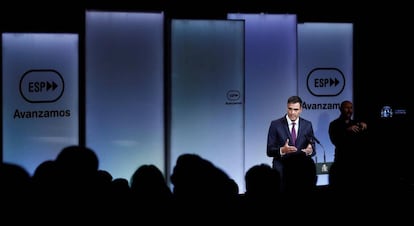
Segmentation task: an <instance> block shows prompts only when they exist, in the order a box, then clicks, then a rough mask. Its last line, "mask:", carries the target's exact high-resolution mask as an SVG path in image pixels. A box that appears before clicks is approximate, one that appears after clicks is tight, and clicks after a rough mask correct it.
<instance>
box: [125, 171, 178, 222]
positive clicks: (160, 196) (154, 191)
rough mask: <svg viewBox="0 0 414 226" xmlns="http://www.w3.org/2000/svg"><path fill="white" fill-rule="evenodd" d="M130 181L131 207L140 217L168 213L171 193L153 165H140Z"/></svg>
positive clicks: (161, 175) (160, 173)
mask: <svg viewBox="0 0 414 226" xmlns="http://www.w3.org/2000/svg"><path fill="white" fill-rule="evenodd" d="M130 181H131V182H130V187H131V194H132V200H133V203H132V206H133V207H134V208H135V210H137V211H139V212H141V213H142V217H145V216H147V214H150V213H152V212H158V213H160V212H164V213H166V212H167V211H169V209H170V208H171V203H172V192H171V190H170V188H169V187H168V185H167V183H166V180H165V177H164V175H163V174H162V172H161V170H160V169H159V168H157V167H156V166H155V165H153V164H148V165H141V166H140V167H138V168H137V169H136V170H135V172H134V173H133V174H132V176H131V180H130ZM158 219H159V218H158Z"/></svg>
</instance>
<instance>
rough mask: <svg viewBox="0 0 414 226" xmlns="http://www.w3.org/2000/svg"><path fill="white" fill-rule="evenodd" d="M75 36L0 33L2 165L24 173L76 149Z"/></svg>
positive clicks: (77, 130)
mask: <svg viewBox="0 0 414 226" xmlns="http://www.w3.org/2000/svg"><path fill="white" fill-rule="evenodd" d="M78 39H79V38H78V35H77V34H48V33H3V34H2V47H3V49H2V60H3V62H2V65H3V71H2V74H3V77H2V88H3V95H2V97H3V106H2V109H3V144H2V145H3V161H4V162H10V163H15V164H18V165H20V166H22V167H24V168H25V169H26V170H27V171H28V172H29V173H30V174H33V173H34V170H35V169H36V168H37V166H39V164H40V163H42V162H44V161H46V160H52V159H55V157H56V156H57V154H58V153H59V152H60V151H61V150H62V149H63V148H64V147H66V146H69V145H77V144H78V139H79V125H78V124H79V120H78V118H79V116H78V70H79V64H78V58H79V57H78V51H79V50H78V49H79V43H78Z"/></svg>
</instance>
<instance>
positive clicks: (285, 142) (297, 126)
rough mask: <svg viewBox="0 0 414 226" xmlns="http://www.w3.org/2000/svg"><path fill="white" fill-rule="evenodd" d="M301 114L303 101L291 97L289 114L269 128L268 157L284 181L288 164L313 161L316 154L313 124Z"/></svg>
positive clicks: (288, 107)
mask: <svg viewBox="0 0 414 226" xmlns="http://www.w3.org/2000/svg"><path fill="white" fill-rule="evenodd" d="M301 113H302V99H301V98H300V97H299V96H291V97H289V98H288V100H287V113H286V114H285V115H284V116H283V117H281V118H279V119H276V120H273V121H272V122H271V124H270V127H269V131H268V136H267V156H268V157H272V158H273V168H275V169H277V170H278V171H279V172H280V174H281V179H282V181H284V180H285V179H286V178H285V173H287V172H284V171H285V169H284V168H285V164H286V163H289V164H293V163H295V162H297V163H299V162H303V161H301V160H303V158H309V159H311V157H312V156H314V155H315V154H316V149H315V142H314V132H313V126H312V123H311V122H310V121H309V120H306V119H304V118H301V117H299V116H300V114H301ZM292 127H293V128H294V131H292ZM292 133H293V134H292ZM295 136H296V139H295ZM296 160H298V161H296ZM315 169H316V168H315ZM304 170H306V169H304ZM308 170H309V169H308ZM310 170H313V169H310ZM315 183H316V181H315ZM282 189H283V188H282Z"/></svg>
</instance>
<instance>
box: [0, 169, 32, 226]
mask: <svg viewBox="0 0 414 226" xmlns="http://www.w3.org/2000/svg"><path fill="white" fill-rule="evenodd" d="M0 183H1V186H0V194H1V197H0V199H1V205H2V214H1V216H2V221H3V222H8V223H12V224H26V222H25V220H27V219H25V217H26V216H28V214H29V213H30V212H31V209H32V199H31V198H32V180H31V177H30V174H29V173H28V172H27V171H26V169H24V168H23V167H21V166H19V165H17V164H13V163H6V162H3V163H1V164H0Z"/></svg>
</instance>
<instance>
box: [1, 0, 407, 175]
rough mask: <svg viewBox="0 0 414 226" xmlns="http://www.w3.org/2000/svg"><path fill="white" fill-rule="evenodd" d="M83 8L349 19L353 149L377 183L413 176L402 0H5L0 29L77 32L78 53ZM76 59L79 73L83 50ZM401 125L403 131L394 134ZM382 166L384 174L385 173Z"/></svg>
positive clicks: (202, 15) (306, 19)
mask: <svg viewBox="0 0 414 226" xmlns="http://www.w3.org/2000/svg"><path fill="white" fill-rule="evenodd" d="M189 2H191V3H189ZM85 10H105V11H131V12H134V11H140V12H159V11H163V12H164V13H165V18H166V21H168V19H171V18H188V19H197V18H201V19H226V17H227V13H235V12H241V13H260V12H264V13H288V14H296V15H297V18H298V22H351V23H353V24H354V108H355V114H354V115H355V117H356V118H359V119H363V120H365V121H367V122H368V125H369V129H370V141H369V143H368V144H367V147H366V149H364V151H363V153H355V155H358V156H360V157H362V158H363V159H364V160H366V164H367V167H370V168H373V169H380V170H381V173H378V174H377V176H378V177H377V179H378V180H379V181H382V180H383V179H384V178H386V179H392V180H396V182H400V180H409V181H414V180H412V179H413V178H414V177H413V176H412V173H411V172H413V169H412V168H414V167H413V166H411V165H414V164H411V159H412V157H414V154H412V153H411V152H412V148H411V145H410V142H406V140H407V141H409V138H410V132H409V129H410V128H411V125H412V119H411V109H412V107H411V106H412V104H411V103H410V100H409V97H411V96H412V94H411V91H412V90H411V84H410V81H411V79H410V75H411V74H412V69H411V66H412V65H413V63H412V60H411V59H412V57H411V53H412V47H413V43H412V40H413V37H412V34H411V33H412V31H411V28H412V24H411V22H410V19H411V15H412V12H410V7H409V6H408V1H401V2H399V1H374V2H372V1H371V2H370V1H368V2H364V1H345V0H341V1H321V0H317V1H311V0H303V1H298V0H296V1H295V0H273V1H272V0H268V1H264V0H255V1H237V0H230V1H226V0H222V1H214V0H205V1H179V0H173V1H167V0H154V1H132V0H129V1H125V0H118V1H115V0H112V1H109V0H106V1H99V0H88V1H79V0H78V1H69V0H63V1H50V0H48V1H43V0H41V1H27V2H25V1H3V2H2V3H1V12H0V17H1V19H0V23H1V24H0V29H1V32H58V33H59V32H62V33H78V34H79V35H80V40H81V46H80V51H83V46H82V39H83V35H84V30H85V29H84V16H85ZM166 26H168V22H167V23H166ZM80 57H81V59H80V75H81V76H82V75H83V73H84V72H83V71H84V70H83V67H84V66H83V62H82V60H83V59H82V58H83V54H80ZM166 66H168V65H166ZM166 68H167V69H166V70H165V71H166V73H168V67H166ZM80 82H81V83H82V80H80ZM82 85H83V84H80V87H82ZM81 92H82V91H81ZM80 96H82V93H81V95H80ZM384 105H390V106H391V107H393V108H394V109H406V110H407V114H406V115H405V116H397V117H393V118H391V119H381V118H380V110H381V108H382V106H384ZM81 110H82V109H81ZM81 120H82V119H81ZM81 126H82V122H81ZM400 130H403V131H405V132H404V133H403V134H402V135H400V132H399V131H400ZM81 142H82V139H81ZM370 172H371V171H370ZM384 172H386V173H385V174H386V176H387V177H383V176H384ZM388 176H390V177H388ZM384 180H385V179H384ZM394 182H395V181H394Z"/></svg>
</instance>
